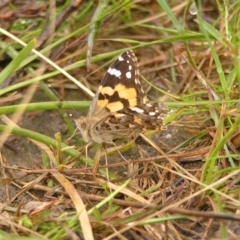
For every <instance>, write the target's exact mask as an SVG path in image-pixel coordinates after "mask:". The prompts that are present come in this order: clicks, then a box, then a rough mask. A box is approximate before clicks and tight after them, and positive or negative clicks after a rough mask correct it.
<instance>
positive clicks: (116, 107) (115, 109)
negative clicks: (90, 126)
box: [106, 101, 123, 112]
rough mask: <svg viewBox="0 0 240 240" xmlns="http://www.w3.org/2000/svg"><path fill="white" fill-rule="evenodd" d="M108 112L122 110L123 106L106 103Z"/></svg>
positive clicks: (117, 103)
mask: <svg viewBox="0 0 240 240" xmlns="http://www.w3.org/2000/svg"><path fill="white" fill-rule="evenodd" d="M106 107H107V108H108V109H109V111H110V112H117V111H120V110H122V109H123V104H122V103H121V102H120V101H119V102H112V103H108V104H107V106H106Z"/></svg>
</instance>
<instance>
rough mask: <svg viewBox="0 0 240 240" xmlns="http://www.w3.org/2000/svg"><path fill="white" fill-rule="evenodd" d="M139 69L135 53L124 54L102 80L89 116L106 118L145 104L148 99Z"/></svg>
mask: <svg viewBox="0 0 240 240" xmlns="http://www.w3.org/2000/svg"><path fill="white" fill-rule="evenodd" d="M138 68H139V67H138V62H137V58H136V56H135V54H134V52H133V51H131V50H128V51H126V52H124V53H122V54H121V55H120V56H119V57H118V58H117V59H116V60H115V62H114V63H113V64H112V65H111V66H110V67H109V69H108V71H107V73H106V74H105V76H104V78H103V79H102V81H101V83H100V86H99V89H98V92H97V93H96V96H95V98H94V101H93V104H92V106H91V107H90V110H89V114H88V115H89V116H96V115H101V116H104V115H107V113H115V112H119V111H121V110H123V109H127V108H131V107H135V106H138V105H142V104H145V103H146V102H147V98H146V96H145V94H144V92H143V90H142V87H141V84H140V81H139V69H138Z"/></svg>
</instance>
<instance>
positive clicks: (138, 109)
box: [130, 107, 144, 113]
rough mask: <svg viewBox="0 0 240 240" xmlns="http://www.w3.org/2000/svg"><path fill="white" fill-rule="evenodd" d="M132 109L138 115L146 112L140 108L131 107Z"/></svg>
mask: <svg viewBox="0 0 240 240" xmlns="http://www.w3.org/2000/svg"><path fill="white" fill-rule="evenodd" d="M130 109H131V110H132V111H134V112H137V113H144V110H143V109H141V108H138V107H131V108H130Z"/></svg>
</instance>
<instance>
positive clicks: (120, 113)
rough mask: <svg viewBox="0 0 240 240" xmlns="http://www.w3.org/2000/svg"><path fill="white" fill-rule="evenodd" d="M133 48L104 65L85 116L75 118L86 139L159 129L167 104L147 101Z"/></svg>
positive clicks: (100, 139)
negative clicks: (105, 67) (109, 63)
mask: <svg viewBox="0 0 240 240" xmlns="http://www.w3.org/2000/svg"><path fill="white" fill-rule="evenodd" d="M139 75H140V74H139V68H138V62H137V58H136V56H135V54H134V53H133V51H131V50H128V51H126V52H124V53H122V54H121V55H120V56H119V57H118V59H117V60H116V61H115V62H114V63H113V64H112V65H111V67H110V68H109V69H108V71H107V73H106V75H105V76H104V78H103V80H102V82H101V83H100V86H99V89H98V91H97V93H96V95H95V98H94V100H93V102H92V105H91V107H90V109H89V112H88V115H87V116H86V117H81V118H79V119H77V120H75V122H76V125H77V127H78V128H79V130H80V132H81V134H82V137H83V139H84V140H85V141H86V142H92V141H93V142H97V143H102V142H112V141H113V139H115V138H119V137H123V136H132V135H134V136H137V135H138V134H139V133H141V132H142V131H144V130H154V129H156V130H158V129H162V126H163V123H162V120H163V117H164V116H165V114H166V113H167V108H166V107H165V106H164V105H163V104H160V105H158V104H151V103H149V101H148V99H147V97H146V96H145V94H144V91H143V89H142V87H141V83H140V81H139Z"/></svg>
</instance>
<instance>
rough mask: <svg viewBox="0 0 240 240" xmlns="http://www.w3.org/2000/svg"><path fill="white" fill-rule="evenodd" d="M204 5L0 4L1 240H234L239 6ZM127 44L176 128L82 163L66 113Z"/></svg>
mask: <svg viewBox="0 0 240 240" xmlns="http://www.w3.org/2000/svg"><path fill="white" fill-rule="evenodd" d="M206 7H207V6H204V5H202V3H201V4H200V3H198V6H197V11H196V13H197V14H196V15H191V14H190V13H189V9H190V8H194V6H193V5H191V4H190V3H189V2H188V1H183V2H181V3H180V2H178V1H171V3H170V2H168V1H161V0H157V1H152V2H150V3H143V2H138V3H133V2H132V1H124V2H123V3H122V4H119V2H118V1H106V2H104V1H99V4H98V5H97V4H96V3H94V2H93V1H87V2H86V3H85V2H81V3H80V5H79V6H77V7H71V3H70V1H66V3H65V4H62V5H61V4H59V5H56V6H53V5H51V4H50V3H49V2H48V1H40V2H39V5H36V3H32V5H25V3H22V5H17V3H11V5H10V4H9V5H5V6H3V7H2V8H1V10H0V11H1V16H2V20H1V21H2V23H3V24H2V27H1V28H0V32H1V41H0V52H1V56H2V57H1V59H0V62H1V68H2V71H1V73H0V83H1V84H2V85H1V88H0V115H1V123H0V134H1V137H0V146H1V149H2V155H1V178H2V179H1V186H2V190H1V195H2V197H1V203H2V204H1V209H2V212H1V213H2V214H1V215H0V219H1V220H0V222H1V223H0V226H1V229H2V230H1V231H0V239H6V238H10V237H11V238H16V239H21V237H22V238H24V239H67V238H70V239H74V238H79V236H80V237H82V238H83V239H137V238H139V239H145V236H146V238H151V239H160V237H162V238H163V239H186V238H187V237H188V238H193V237H195V238H196V239H200V238H202V236H203V233H204V237H205V238H206V239H210V238H215V239H230V238H233V239H234V238H235V239H237V238H238V237H239V236H238V231H237V230H238V228H239V225H238V222H239V220H240V218H239V216H238V214H237V213H238V211H239V207H240V206H239V205H240V204H239V192H240V188H239V183H238V182H239V147H240V144H239V126H240V114H239V85H240V84H239V83H240V80H239V79H240V78H239V53H238V49H239V46H238V45H239V39H238V38H239V32H238V31H239V26H238V22H239V14H237V13H238V11H239V7H240V5H239V1H235V2H226V1H224V2H223V3H222V4H221V5H220V3H219V4H218V2H216V5H212V6H211V8H209V6H208V7H207V8H206ZM18 9H21V12H20V11H19V10H18ZM6 13H8V14H6ZM10 13H12V15H9V14H10ZM14 13H18V14H14ZM20 13H21V14H20ZM30 13H31V14H30ZM63 14H66V15H65V16H64V17H63ZM3 16H4V17H5V18H4V19H3ZM10 16H12V19H11V21H10ZM26 16H27V17H26ZM47 16H50V17H49V18H48V17H47ZM35 24H36V25H35ZM36 26H37V27H36ZM126 49H133V50H134V52H135V53H136V55H137V56H138V59H139V62H140V72H141V74H142V75H143V76H144V77H143V79H145V78H146V81H144V80H143V79H142V85H143V87H144V89H145V90H146V91H147V92H148V97H149V99H151V101H155V102H157V101H160V102H161V101H164V103H165V104H166V105H167V106H168V107H169V109H170V110H171V111H170V113H169V115H168V116H167V117H166V119H165V122H166V123H167V124H168V130H167V131H163V132H160V133H156V134H155V135H154V136H152V138H151V139H152V141H154V142H155V143H156V145H157V146H156V148H154V147H152V146H149V145H148V144H146V143H142V142H141V141H140V143H138V144H134V143H133V142H130V143H129V144H125V145H124V144H123V143H124V142H127V141H128V139H127V140H126V139H123V140H120V141H117V142H116V146H114V147H112V146H108V145H106V146H105V148H106V149H104V148H101V147H100V146H99V145H94V146H93V147H92V149H91V148H89V156H88V157H86V154H85V151H84V150H85V143H84V142H83V141H82V139H81V137H80V136H79V135H78V134H76V133H75V132H74V129H75V125H74V123H73V121H72V120H71V116H72V115H73V118H77V117H79V116H80V115H84V114H86V113H85V112H84V110H86V109H88V107H89V106H90V102H89V100H91V97H93V96H94V92H96V90H97V88H98V85H99V80H100V79H101V78H102V76H103V75H104V73H105V72H106V69H107V67H108V66H109V65H110V63H111V62H112V61H113V60H114V59H115V58H116V57H117V56H118V55H119V54H120V53H122V52H123V51H125V50H126ZM86 68H87V69H86ZM59 132H61V134H60V133H59ZM137 142H138V140H137ZM119 145H120V146H119ZM153 146H154V145H153ZM117 147H119V148H118V149H117ZM106 152H108V153H109V154H108V155H107V156H105V155H106ZM159 152H161V153H159ZM105 158H107V160H108V161H107V163H106V164H105V163H104V162H103V161H104V160H105ZM123 158H125V159H127V160H128V161H124V160H123ZM99 161H100V163H99V164H98V171H97V173H96V175H95V176H93V174H92V173H93V170H92V169H93V167H94V163H96V162H99ZM95 165H96V164H95ZM95 167H96V166H95ZM216 229H217V230H216Z"/></svg>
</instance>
